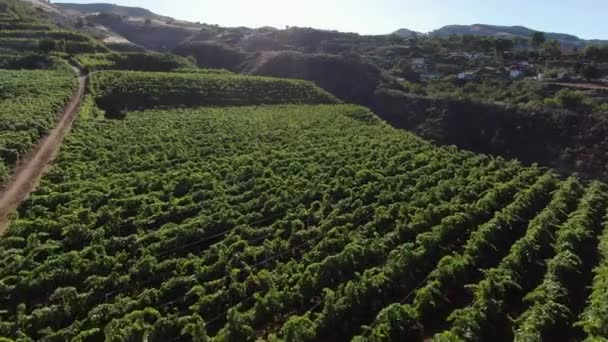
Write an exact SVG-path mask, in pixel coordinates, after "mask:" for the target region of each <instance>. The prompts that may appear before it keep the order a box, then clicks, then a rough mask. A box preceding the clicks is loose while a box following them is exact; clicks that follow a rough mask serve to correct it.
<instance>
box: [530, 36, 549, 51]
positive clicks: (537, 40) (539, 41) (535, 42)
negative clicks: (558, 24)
mask: <svg viewBox="0 0 608 342" xmlns="http://www.w3.org/2000/svg"><path fill="white" fill-rule="evenodd" d="M545 41H547V38H546V37H545V34H544V33H542V32H534V34H532V37H530V44H532V46H534V47H535V48H537V47H539V46H541V45H543V43H544V42H545Z"/></svg>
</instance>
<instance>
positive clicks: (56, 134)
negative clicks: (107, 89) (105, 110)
mask: <svg viewBox="0 0 608 342" xmlns="http://www.w3.org/2000/svg"><path fill="white" fill-rule="evenodd" d="M73 69H74V71H75V72H76V74H77V75H78V89H77V91H76V92H75V93H74V95H73V96H72V98H71V99H70V102H68V104H67V105H66V107H65V108H64V110H63V112H62V114H61V116H60V119H59V121H58V122H57V125H56V126H55V127H54V128H53V129H51V130H50V131H49V132H48V134H47V135H46V136H44V137H42V138H41V139H40V140H39V142H38V144H37V145H36V146H35V147H34V148H32V150H31V151H30V152H29V153H28V154H27V156H26V157H25V158H23V159H22V160H20V161H19V163H18V164H17V166H16V167H15V169H14V170H13V173H12V176H11V178H10V179H9V180H8V181H7V183H6V185H5V186H4V187H3V188H2V190H0V237H1V236H3V235H4V233H5V232H6V230H7V229H8V227H9V223H10V218H11V215H12V213H13V212H14V211H15V210H17V208H18V207H19V205H21V203H22V202H23V201H24V200H26V199H27V198H28V196H29V194H30V193H31V192H32V191H34V189H35V188H36V186H37V184H38V181H39V180H40V178H41V177H42V175H43V174H44V172H45V170H46V169H47V166H48V165H49V164H50V163H51V162H52V161H53V160H54V159H55V157H56V156H57V152H59V149H60V148H61V142H62V141H63V138H64V137H65V136H66V134H67V133H68V132H69V131H70V129H71V127H72V123H73V122H74V119H75V118H76V114H77V113H78V108H79V107H80V104H81V102H82V99H83V96H84V93H85V87H86V82H87V76H84V75H81V72H80V70H79V69H77V68H73Z"/></svg>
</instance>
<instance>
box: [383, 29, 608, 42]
mask: <svg viewBox="0 0 608 342" xmlns="http://www.w3.org/2000/svg"><path fill="white" fill-rule="evenodd" d="M402 32H405V33H408V32H415V31H412V30H409V29H407V28H401V29H399V30H397V31H395V32H393V34H397V35H400V36H402V37H407V35H402V34H401V33H402ZM535 32H543V33H544V34H545V36H546V38H547V39H548V40H557V41H559V42H560V43H561V44H563V45H566V46H573V47H580V46H584V45H588V44H594V43H607V42H608V40H602V39H583V38H580V37H578V36H576V35H573V34H568V33H558V32H545V31H542V30H534V29H531V28H529V27H526V26H521V25H513V26H506V25H490V24H472V25H457V24H455V25H445V26H442V27H440V28H438V29H436V30H433V31H431V32H428V33H426V34H427V35H429V36H432V37H441V38H446V37H449V36H451V35H473V36H486V37H505V38H517V37H519V38H529V37H531V36H532V35H533V34H534V33H535Z"/></svg>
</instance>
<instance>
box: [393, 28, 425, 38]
mask: <svg viewBox="0 0 608 342" xmlns="http://www.w3.org/2000/svg"><path fill="white" fill-rule="evenodd" d="M393 34H396V35H398V36H400V37H403V38H409V37H418V36H421V35H422V33H420V32H416V31H412V30H408V29H406V28H402V29H399V30H397V31H395V32H393Z"/></svg>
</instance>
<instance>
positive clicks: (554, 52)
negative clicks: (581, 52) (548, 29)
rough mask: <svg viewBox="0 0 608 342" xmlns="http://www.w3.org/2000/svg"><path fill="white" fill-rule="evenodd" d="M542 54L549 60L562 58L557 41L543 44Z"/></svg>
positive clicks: (560, 47) (560, 48)
mask: <svg viewBox="0 0 608 342" xmlns="http://www.w3.org/2000/svg"><path fill="white" fill-rule="evenodd" d="M541 50H542V54H543V56H545V57H546V58H549V59H559V58H560V57H561V56H562V46H561V44H560V43H559V42H558V41H557V40H550V41H548V42H545V43H543V45H542V47H541Z"/></svg>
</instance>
